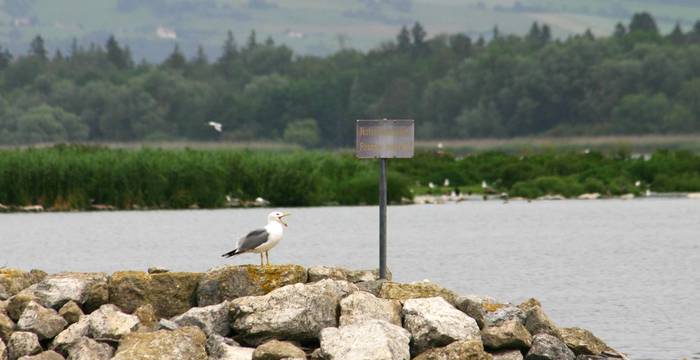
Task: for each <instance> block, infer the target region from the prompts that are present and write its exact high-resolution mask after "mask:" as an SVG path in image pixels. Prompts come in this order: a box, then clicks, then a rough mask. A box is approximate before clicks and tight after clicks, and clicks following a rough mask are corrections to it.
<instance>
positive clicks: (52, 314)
mask: <svg viewBox="0 0 700 360" xmlns="http://www.w3.org/2000/svg"><path fill="white" fill-rule="evenodd" d="M66 325H68V322H67V321H66V320H65V319H64V318H63V317H61V316H60V315H58V313H57V312H56V310H53V309H47V308H45V307H43V306H41V305H39V304H38V303H36V302H34V301H31V302H30V303H29V304H27V306H26V307H25V308H24V311H23V312H22V315H21V316H20V317H19V321H18V322H17V329H19V330H20V331H29V332H33V333H35V334H37V335H38V336H39V340H46V339H53V338H54V337H55V336H56V335H58V334H59V333H60V332H61V331H63V329H65V328H66Z"/></svg>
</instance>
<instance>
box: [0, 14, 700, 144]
mask: <svg viewBox="0 0 700 360" xmlns="http://www.w3.org/2000/svg"><path fill="white" fill-rule="evenodd" d="M397 30H399V29H397ZM28 48H29V50H28V52H27V53H26V54H22V55H15V54H12V53H10V52H9V51H8V50H7V49H0V144H6V145H15V144H34V143H62V142H141V141H167V140H196V141H233V142H235V141H250V140H255V141H260V140H265V141H284V142H289V143H295V144H299V145H302V146H304V147H308V148H318V147H326V148H329V147H347V146H351V145H352V144H353V141H354V120H356V119H367V118H396V119H400V118H411V119H415V121H416V135H417V138H418V139H463V138H509V137H515V136H577V135H610V134H671V133H686V134H687V133H695V132H700V21H698V22H697V23H696V24H695V26H694V27H692V28H691V29H683V28H682V27H681V26H680V25H678V26H676V28H675V29H674V30H673V31H672V32H670V33H668V34H662V33H661V32H660V31H659V29H658V26H657V24H656V22H655V20H654V18H653V16H652V15H650V14H648V13H637V14H635V15H634V16H633V17H632V19H631V21H630V22H629V24H621V23H620V24H618V25H617V27H616V29H615V32H614V33H613V34H612V35H611V36H609V37H604V38H603V37H599V38H596V37H595V36H593V34H592V33H591V32H586V33H583V34H580V35H576V36H570V37H568V38H566V39H555V38H553V37H552V35H551V30H550V27H549V26H548V25H546V24H538V23H533V24H532V27H531V29H530V31H529V32H528V33H527V34H526V35H524V36H516V35H501V34H500V33H499V31H498V28H494V29H493V34H492V36H490V37H489V38H488V39H484V38H483V37H479V38H476V39H473V38H470V37H469V36H467V35H464V34H437V35H432V36H429V35H428V33H427V30H426V29H424V28H423V26H422V25H421V24H420V23H415V24H414V25H413V26H409V27H402V28H401V29H400V30H399V31H398V34H397V36H396V38H395V39H394V40H392V41H388V42H385V43H383V44H382V45H381V46H379V47H377V48H374V49H372V50H370V51H367V52H361V51H358V50H353V49H344V50H341V51H338V52H337V53H335V54H333V55H330V56H326V57H317V56H301V55H296V54H294V52H293V51H292V50H291V49H289V48H288V47H286V46H284V45H279V44H276V43H275V42H274V41H273V40H272V39H258V38H257V36H256V33H255V32H254V31H253V32H251V33H250V34H248V35H247V38H245V40H244V41H242V42H240V43H239V41H238V40H237V38H236V36H234V34H233V33H232V32H229V33H228V37H227V40H226V41H225V43H224V44H222V51H221V55H220V56H218V57H217V58H209V56H208V55H207V54H206V52H205V51H204V50H203V48H200V51H199V52H198V53H197V55H196V56H194V57H192V58H187V57H186V56H184V55H183V52H182V51H181V50H180V49H179V48H178V46H177V45H176V46H175V48H174V49H173V51H172V53H171V54H170V56H169V57H168V58H167V59H165V60H164V61H163V62H162V63H160V64H153V63H148V62H146V61H137V60H135V59H133V57H132V55H131V51H130V49H129V47H128V46H125V45H122V44H120V43H119V41H118V39H116V38H115V37H113V36H112V37H110V38H109V39H108V41H107V42H106V43H105V44H89V45H87V46H86V45H85V44H79V43H78V42H77V41H74V42H73V45H72V46H71V49H70V50H69V51H67V53H65V54H64V53H62V52H61V51H56V52H55V53H49V51H48V50H47V46H46V44H45V43H44V40H43V38H42V37H41V36H40V35H37V36H36V37H35V38H34V39H33V40H32V42H31V44H29V47H28ZM211 121H213V122H218V123H221V124H222V125H223V131H222V132H221V133H219V132H217V131H215V130H214V129H213V128H212V127H211V126H209V125H208V123H209V122H211Z"/></svg>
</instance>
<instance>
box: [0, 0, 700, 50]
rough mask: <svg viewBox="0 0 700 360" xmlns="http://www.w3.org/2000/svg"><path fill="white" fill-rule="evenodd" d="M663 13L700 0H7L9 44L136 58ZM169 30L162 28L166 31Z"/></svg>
mask: <svg viewBox="0 0 700 360" xmlns="http://www.w3.org/2000/svg"><path fill="white" fill-rule="evenodd" d="M638 11H649V12H651V13H652V14H654V16H655V18H656V19H657V21H658V22H659V24H660V26H661V29H662V30H664V31H668V30H670V28H671V26H672V25H673V24H674V23H675V22H677V21H680V22H681V24H683V25H684V26H685V28H686V29H688V28H690V26H691V24H692V23H693V22H694V21H695V20H697V19H698V18H700V2H697V1H693V0H667V1H663V0H616V1H610V0H586V1H581V0H519V1H515V0H492V1H486V0H323V1H319V0H100V1H95V0H3V1H0V44H1V45H3V47H9V48H10V50H11V51H13V52H24V51H26V49H27V45H28V43H29V41H30V40H31V38H32V37H33V36H34V35H36V34H41V35H43V36H44V37H45V38H46V39H47V43H48V45H49V48H57V47H58V48H62V49H67V48H68V47H69V46H70V42H71V40H72V39H73V38H74V37H75V38H77V40H78V42H79V43H82V44H88V43H90V42H95V43H100V44H103V43H104V40H105V39H106V38H107V37H108V35H109V34H114V35H115V36H116V37H117V39H119V40H120V41H121V42H122V43H127V44H128V45H129V46H130V47H131V49H132V51H133V53H134V54H135V56H136V57H137V58H141V57H146V58H148V59H151V60H160V59H162V58H164V57H165V56H166V55H167V54H168V53H169V52H170V51H171V50H172V47H173V46H174V43H175V42H177V43H179V44H180V46H181V48H182V49H183V50H184V51H185V52H186V53H187V54H193V53H194V52H195V49H196V47H197V46H198V45H199V44H201V45H203V46H204V48H205V49H206V50H207V52H208V53H209V54H210V55H211V56H216V55H217V54H218V53H219V50H220V47H221V44H222V42H223V41H224V39H225V37H226V31H227V30H229V29H230V30H232V31H233V32H234V34H235V35H236V38H237V40H238V42H239V43H243V42H245V39H246V37H247V36H248V34H249V32H250V31H251V30H253V29H255V30H256V32H257V34H258V37H259V38H260V39H264V38H266V37H268V36H269V37H272V38H273V39H274V40H275V41H276V42H277V43H284V44H287V45H288V46H290V47H291V48H292V49H294V51H295V52H296V53H302V54H329V53H333V52H335V51H337V50H338V49H339V48H341V47H352V48H357V49H362V50H366V49H369V48H371V47H376V46H377V45H379V44H380V43H381V42H383V41H385V40H387V39H391V38H393V37H394V36H395V34H396V33H397V30H398V28H400V27H401V26H402V25H404V24H412V23H413V22H415V21H419V22H421V23H422V24H423V25H424V26H425V28H426V29H427V31H428V33H429V34H437V33H457V32H465V33H467V34H468V35H471V36H479V35H484V36H485V37H489V36H490V35H491V33H492V29H493V27H494V26H495V25H497V26H498V27H499V29H500V31H501V32H502V33H518V34H522V33H525V32H526V31H527V29H528V28H529V27H530V25H531V24H532V22H533V21H539V22H543V23H547V24H549V25H550V27H551V28H552V31H553V35H554V36H557V37H566V36H567V35H569V34H573V33H582V32H584V31H585V30H586V29H588V28H590V29H591V31H592V32H593V33H594V34H596V35H607V34H609V33H611V32H612V29H613V27H614V25H615V23H616V22H618V21H627V20H628V19H629V18H630V17H631V15H632V14H633V13H634V12H638ZM159 29H160V33H159V31H158V30H159Z"/></svg>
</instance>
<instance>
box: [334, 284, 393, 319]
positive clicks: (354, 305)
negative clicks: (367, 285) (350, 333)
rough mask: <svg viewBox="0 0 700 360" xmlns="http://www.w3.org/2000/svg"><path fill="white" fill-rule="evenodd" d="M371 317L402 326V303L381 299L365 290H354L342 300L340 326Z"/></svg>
mask: <svg viewBox="0 0 700 360" xmlns="http://www.w3.org/2000/svg"><path fill="white" fill-rule="evenodd" d="M371 319H375V320H384V321H386V322H388V323H390V324H394V325H398V326H401V303H400V302H399V301H398V300H387V299H380V298H377V297H375V296H374V295H372V294H370V293H367V292H364V291H357V292H354V293H352V294H350V295H348V296H346V297H345V298H344V299H342V300H340V326H344V325H350V324H354V323H360V322H363V321H366V320H371Z"/></svg>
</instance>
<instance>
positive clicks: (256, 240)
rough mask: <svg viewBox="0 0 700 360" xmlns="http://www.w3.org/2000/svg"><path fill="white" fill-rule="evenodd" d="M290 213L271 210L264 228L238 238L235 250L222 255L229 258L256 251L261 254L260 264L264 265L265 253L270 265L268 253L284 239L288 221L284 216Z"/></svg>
mask: <svg viewBox="0 0 700 360" xmlns="http://www.w3.org/2000/svg"><path fill="white" fill-rule="evenodd" d="M289 215H290V214H289V213H286V212H280V211H273V212H271V213H270V214H269V215H267V225H265V227H264V228H262V229H258V230H253V231H251V232H249V233H248V235H246V236H244V237H242V238H240V239H239V240H238V244H237V246H236V248H235V249H234V250H231V251H229V252H227V253H226V254H223V255H221V256H223V257H226V258H229V257H231V256H234V255H238V254H243V253H247V252H255V253H258V254H260V266H264V263H263V253H264V254H265V257H266V258H267V265H270V254H268V251H270V249H272V248H273V247H275V245H277V244H278V243H279V242H280V240H282V234H283V233H284V227H286V226H287V223H286V222H284V218H285V217H286V216H289ZM283 226H284V227H283Z"/></svg>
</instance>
